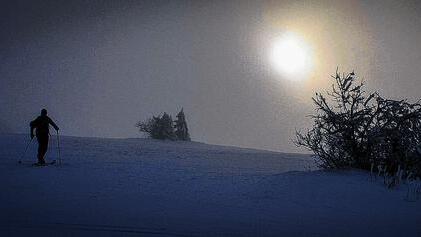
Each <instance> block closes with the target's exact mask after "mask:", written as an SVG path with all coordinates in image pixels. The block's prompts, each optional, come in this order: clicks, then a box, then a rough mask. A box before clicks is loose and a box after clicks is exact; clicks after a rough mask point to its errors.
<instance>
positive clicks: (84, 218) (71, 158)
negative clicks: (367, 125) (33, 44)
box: [0, 135, 421, 236]
mask: <svg viewBox="0 0 421 237" xmlns="http://www.w3.org/2000/svg"><path fill="white" fill-rule="evenodd" d="M28 140H29V139H28V136H23V135H1V136H0V179H1V184H0V185H1V186H0V190H1V193H0V236H93V235H97V236H421V201H416V202H409V201H406V200H405V195H406V188H407V187H406V185H401V186H400V187H398V188H397V189H392V190H390V189H387V188H386V187H385V186H384V185H383V184H382V182H381V180H380V179H378V180H377V181H372V180H370V178H369V174H368V173H365V172H361V171H340V172H339V171H337V172H327V171H320V170H315V168H314V163H313V161H312V159H311V158H310V157H309V156H308V155H300V154H284V153H276V152H268V151H259V150H251V149H240V148H234V147H222V146H214V145H207V144H202V143H195V142H163V141H153V140H148V139H100V138H77V137H62V139H61V146H62V158H63V164H62V166H61V167H58V166H48V167H32V166H31V165H30V164H31V162H32V161H35V153H36V144H35V142H34V143H33V144H31V146H30V148H29V149H28V152H27V153H26V156H25V158H24V162H23V164H17V161H18V160H19V159H20V157H21V156H22V153H23V150H24V148H25V144H26V143H27V142H28ZM51 143H52V144H51V146H50V147H51V148H50V151H49V153H48V158H47V159H49V160H51V159H56V157H57V149H56V146H55V145H56V137H53V138H52V141H51ZM310 169H312V171H311V170H310Z"/></svg>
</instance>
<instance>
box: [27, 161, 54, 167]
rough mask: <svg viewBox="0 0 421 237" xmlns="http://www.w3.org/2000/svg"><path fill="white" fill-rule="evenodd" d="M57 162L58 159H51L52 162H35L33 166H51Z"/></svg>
mask: <svg viewBox="0 0 421 237" xmlns="http://www.w3.org/2000/svg"><path fill="white" fill-rule="evenodd" d="M55 163H56V160H53V161H50V162H45V163H44V164H40V163H33V164H32V166H39V167H42V166H49V165H54V164H55Z"/></svg>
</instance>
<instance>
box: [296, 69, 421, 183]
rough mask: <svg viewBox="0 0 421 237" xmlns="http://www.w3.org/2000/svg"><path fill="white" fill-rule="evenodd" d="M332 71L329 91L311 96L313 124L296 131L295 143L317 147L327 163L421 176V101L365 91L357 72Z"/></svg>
mask: <svg viewBox="0 0 421 237" xmlns="http://www.w3.org/2000/svg"><path fill="white" fill-rule="evenodd" d="M332 77H333V79H334V84H333V85H332V90H331V91H328V92H327V97H325V96H324V95H322V94H320V93H316V95H315V97H313V98H312V99H313V102H314V104H315V105H316V114H314V115H312V116H311V117H312V118H313V120H314V125H313V127H312V128H311V129H310V130H308V131H307V132H306V133H300V132H297V138H296V144H297V145H298V146H303V147H306V148H308V149H309V150H311V151H313V152H314V154H315V156H316V157H317V159H318V162H319V165H320V166H321V167H322V168H347V167H352V168H360V169H366V170H371V172H373V170H374V168H375V167H381V168H382V169H383V171H382V172H383V173H384V174H385V175H388V177H397V176H396V174H397V172H399V173H400V174H398V175H400V176H402V175H403V174H406V173H409V172H412V173H413V174H414V176H418V177H421V152H420V144H421V105H420V104H419V103H415V104H411V103H408V102H407V101H406V100H401V101H395V100H389V99H384V98H382V97H381V96H379V95H378V93H377V92H373V93H366V92H365V91H364V90H363V87H364V84H363V83H362V82H357V81H358V79H357V77H356V76H355V74H354V72H352V73H349V74H348V75H340V74H339V73H338V72H336V75H335V76H332ZM393 182H396V181H395V180H394V181H393Z"/></svg>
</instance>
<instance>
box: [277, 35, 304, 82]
mask: <svg viewBox="0 0 421 237" xmlns="http://www.w3.org/2000/svg"><path fill="white" fill-rule="evenodd" d="M270 57H271V62H272V64H273V66H274V67H275V69H276V70H277V71H279V72H280V73H282V74H283V76H284V77H285V78H287V79H290V80H301V79H304V78H306V76H307V75H308V73H309V72H310V70H311V67H312V55H311V50H310V47H309V46H308V44H306V42H305V41H304V40H303V39H301V38H300V37H299V36H297V35H295V34H293V33H286V34H284V35H283V36H281V37H279V38H277V39H276V40H274V42H273V46H272V49H271V55H270Z"/></svg>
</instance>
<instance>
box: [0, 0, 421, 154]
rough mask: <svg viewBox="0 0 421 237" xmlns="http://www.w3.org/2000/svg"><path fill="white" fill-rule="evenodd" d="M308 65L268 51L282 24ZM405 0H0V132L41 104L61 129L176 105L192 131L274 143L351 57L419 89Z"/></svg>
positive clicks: (420, 6)
mask: <svg viewBox="0 0 421 237" xmlns="http://www.w3.org/2000/svg"><path fill="white" fill-rule="evenodd" d="M286 31H290V32H295V33H297V34H300V35H302V36H303V38H304V39H305V40H306V42H308V44H309V45H310V46H311V48H312V53H313V60H314V62H315V63H314V68H313V70H312V72H311V73H310V75H309V76H308V79H307V80H301V81H292V80H286V79H285V78H284V76H283V75H281V74H280V73H278V72H276V70H274V69H273V66H272V65H271V64H270V62H269V60H268V57H269V56H268V55H269V51H270V48H271V47H270V46H271V43H272V41H273V39H274V38H275V37H276V36H277V35H278V34H281V33H282V32H286ZM420 42H421V3H417V1H351V0H349V1H333V0H331V1H112V0H102V1H82V0H72V1H64V0H42V1H41V0H40V1H16V0H15V1H2V5H1V8H0V61H1V64H0V102H1V105H0V115H1V117H0V126H1V128H0V132H19V133H24V132H28V131H29V127H28V126H29V121H30V120H32V119H33V118H34V117H35V116H37V115H38V114H39V111H40V109H41V108H44V107H45V108H47V109H48V110H49V114H50V115H51V117H52V118H53V119H55V120H56V122H57V123H58V125H59V126H60V127H61V130H62V133H63V134H64V135H74V136H97V137H139V136H140V134H139V133H138V132H137V129H136V128H135V126H134V124H135V123H136V122H137V121H138V120H143V119H146V118H148V117H150V116H152V115H154V114H155V115H156V114H159V113H161V112H164V111H166V112H169V113H171V114H175V113H176V112H178V111H179V110H180V109H181V108H182V107H184V111H185V113H186V116H187V120H188V125H189V129H190V133H191V137H192V139H193V140H196V141H201V142H207V143H214V144H225V145H235V146H243V147H253V148H263V149H271V150H280V151H286V152H295V151H301V150H299V149H297V148H295V147H294V145H293V144H292V142H291V141H292V139H293V138H294V133H295V129H300V128H306V127H308V126H309V125H310V124H311V122H310V120H309V118H308V117H306V115H309V114H311V113H312V112H313V106H312V104H311V96H312V95H313V94H314V92H315V91H318V90H322V91H323V90H325V89H326V88H328V87H329V84H330V79H329V78H330V75H331V74H333V73H334V72H335V70H336V67H337V66H338V67H339V70H340V71H350V70H352V69H355V71H356V73H357V74H358V75H359V76H361V77H363V78H364V79H365V81H366V83H367V86H368V87H369V88H375V89H376V90H378V91H380V92H381V94H383V95H385V96H386V97H392V98H408V99H410V100H412V101H414V100H417V99H419V98H420V97H421V92H420V90H421V81H420V78H419V75H420V74H421V67H420V65H421V43H420Z"/></svg>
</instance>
